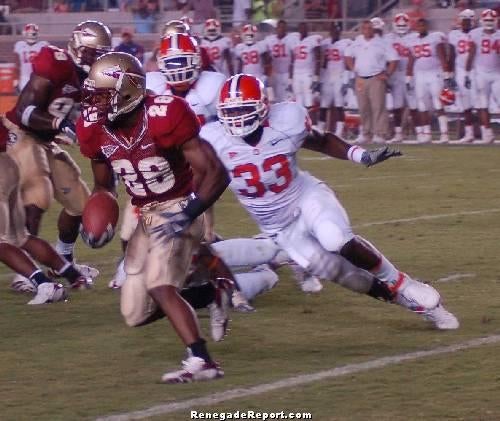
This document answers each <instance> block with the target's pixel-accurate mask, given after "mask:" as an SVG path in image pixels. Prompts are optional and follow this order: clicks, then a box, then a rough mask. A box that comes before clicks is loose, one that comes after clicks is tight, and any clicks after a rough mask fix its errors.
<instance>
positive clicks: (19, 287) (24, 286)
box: [10, 274, 36, 294]
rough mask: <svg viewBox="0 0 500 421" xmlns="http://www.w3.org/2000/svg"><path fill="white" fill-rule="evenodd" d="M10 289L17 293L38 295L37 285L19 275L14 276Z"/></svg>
mask: <svg viewBox="0 0 500 421" xmlns="http://www.w3.org/2000/svg"><path fill="white" fill-rule="evenodd" d="M10 287H11V288H12V289H13V290H14V291H16V292H21V293H29V294H35V293H36V285H35V284H34V283H33V282H31V281H30V280H29V279H28V278H26V277H24V276H23V275H19V274H16V275H15V276H14V279H12V282H11V284H10Z"/></svg>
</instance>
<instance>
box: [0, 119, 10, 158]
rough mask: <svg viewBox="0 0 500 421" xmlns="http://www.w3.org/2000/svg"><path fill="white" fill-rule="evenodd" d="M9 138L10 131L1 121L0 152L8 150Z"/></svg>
mask: <svg viewBox="0 0 500 421" xmlns="http://www.w3.org/2000/svg"><path fill="white" fill-rule="evenodd" d="M8 139H9V132H8V130H7V129H6V128H5V126H4V125H3V124H2V122H1V121H0V152H5V151H6V149H7V140H8Z"/></svg>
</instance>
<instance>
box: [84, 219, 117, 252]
mask: <svg viewBox="0 0 500 421" xmlns="http://www.w3.org/2000/svg"><path fill="white" fill-rule="evenodd" d="M114 235H115V229H114V228H113V226H112V225H111V224H108V226H107V227H106V231H105V232H104V233H103V234H102V235H101V236H100V237H99V238H95V237H94V234H92V233H87V232H85V230H84V229H83V226H82V225H81V224H80V236H81V237H82V240H83V242H84V243H85V244H87V245H88V246H89V247H90V248H93V249H98V248H101V247H103V246H104V245H106V244H108V243H109V242H110V241H111V240H112V239H113V237H114Z"/></svg>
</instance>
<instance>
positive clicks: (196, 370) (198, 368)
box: [161, 356, 224, 384]
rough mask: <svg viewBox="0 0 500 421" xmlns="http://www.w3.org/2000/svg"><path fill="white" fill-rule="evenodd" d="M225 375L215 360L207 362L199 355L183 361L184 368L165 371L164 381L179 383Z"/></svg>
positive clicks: (162, 378) (212, 378)
mask: <svg viewBox="0 0 500 421" xmlns="http://www.w3.org/2000/svg"><path fill="white" fill-rule="evenodd" d="M223 376H224V371H222V370H221V368H220V367H219V365H218V364H217V363H215V362H211V363H209V362H206V361H205V360H203V359H202V358H199V357H193V356H191V357H188V358H187V359H186V360H184V361H183V362H182V369H181V370H177V371H172V372H170V373H165V374H164V375H163V376H162V377H161V382H162V383H168V384H178V383H191V382H195V381H206V380H214V379H218V378H221V377H223Z"/></svg>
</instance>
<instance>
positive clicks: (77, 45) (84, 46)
mask: <svg viewBox="0 0 500 421" xmlns="http://www.w3.org/2000/svg"><path fill="white" fill-rule="evenodd" d="M109 51H111V31H110V30H109V28H108V27H107V26H106V25H104V24H103V23H101V22H97V21H95V20H86V21H85V22H81V23H79V24H78V25H77V26H76V28H75V29H74V30H73V33H72V34H71V38H70V40H69V43H68V53H69V55H70V56H71V58H72V59H73V61H74V62H75V64H76V65H77V66H78V67H80V68H82V69H83V70H84V71H85V72H86V73H88V72H89V70H90V66H92V64H93V63H94V61H96V59H97V58H98V57H99V56H101V55H102V54H104V53H107V52H109Z"/></svg>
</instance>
